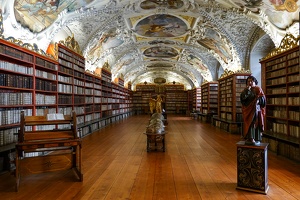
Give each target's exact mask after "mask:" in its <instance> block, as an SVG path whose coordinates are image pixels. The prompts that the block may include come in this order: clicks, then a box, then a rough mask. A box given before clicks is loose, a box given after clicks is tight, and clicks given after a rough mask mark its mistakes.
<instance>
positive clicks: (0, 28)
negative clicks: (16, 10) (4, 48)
mask: <svg viewBox="0 0 300 200" xmlns="http://www.w3.org/2000/svg"><path fill="white" fill-rule="evenodd" d="M3 32H4V28H3V17H2V10H1V9H0V38H3Z"/></svg>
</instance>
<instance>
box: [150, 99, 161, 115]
mask: <svg viewBox="0 0 300 200" xmlns="http://www.w3.org/2000/svg"><path fill="white" fill-rule="evenodd" d="M162 102H163V99H162V98H161V96H160V95H157V98H156V99H152V98H150V100H149V106H150V112H151V114H153V112H154V110H155V111H156V113H162Z"/></svg>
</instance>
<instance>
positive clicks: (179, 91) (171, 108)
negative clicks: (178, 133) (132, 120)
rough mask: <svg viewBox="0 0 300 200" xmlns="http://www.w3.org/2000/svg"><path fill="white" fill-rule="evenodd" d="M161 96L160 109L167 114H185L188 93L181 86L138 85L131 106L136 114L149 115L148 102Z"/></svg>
mask: <svg viewBox="0 0 300 200" xmlns="http://www.w3.org/2000/svg"><path fill="white" fill-rule="evenodd" d="M157 95H161V97H162V99H163V103H162V108H163V109H164V110H165V111H166V112H167V113H172V114H186V112H187V110H188V93H187V91H185V90H184V85H182V84H165V85H157V84H138V85H136V91H134V92H133V105H134V110H135V113H136V114H149V113H150V107H149V100H150V98H154V99H156V96H157Z"/></svg>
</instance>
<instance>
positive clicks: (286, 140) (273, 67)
mask: <svg viewBox="0 0 300 200" xmlns="http://www.w3.org/2000/svg"><path fill="white" fill-rule="evenodd" d="M281 52H282V53H279V54H277V55H275V56H272V57H269V58H267V59H264V60H262V61H261V62H260V63H261V67H262V79H263V84H262V88H263V90H264V91H265V95H266V99H267V105H266V111H267V113H266V116H265V122H266V124H265V129H266V130H265V133H264V137H263V140H264V141H267V142H269V143H270V149H271V150H272V151H276V152H277V153H278V154H281V155H284V156H286V157H289V158H291V159H294V160H300V151H299V140H300V78H299V77H300V76H299V73H300V71H299V68H300V67H299V46H296V47H293V48H290V49H286V50H282V51H281ZM295 147H296V148H295Z"/></svg>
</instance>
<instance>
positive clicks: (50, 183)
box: [0, 115, 300, 200]
mask: <svg viewBox="0 0 300 200" xmlns="http://www.w3.org/2000/svg"><path fill="white" fill-rule="evenodd" d="M148 119H149V116H148V115H140V116H132V117H129V118H127V119H124V120H122V121H119V122H116V123H114V124H112V125H109V126H107V127H105V128H102V129H101V130H100V131H98V132H95V133H93V134H91V135H89V136H86V137H85V138H83V149H82V151H83V175H84V178H83V182H78V181H77V179H76V177H75V175H74V173H73V171H71V170H68V171H60V172H52V173H45V174H37V175H29V176H23V177H21V181H20V187H19V192H15V190H14V183H15V179H14V177H13V176H12V175H10V174H9V173H6V174H2V175H0V199H4V200H6V199H26V200H27V199H34V200H37V199H41V200H42V199H43V200H45V199H46V200H47V199H49V200H53V199H61V200H68V199H107V200H108V199H112V200H115V199H124V200H128V199H138V200H140V199H155V200H156V199H166V200H175V199H178V200H188V199H197V200H199V199H205V200H207V199H214V200H216V199H242V200H243V199H249V200H250V199H251V200H253V199H278V200H282V199H300V164H299V163H297V162H294V161H291V160H288V159H286V158H283V157H281V156H277V155H275V154H274V153H272V152H270V151H269V155H268V161H269V177H268V180H269V186H270V189H269V191H268V193H267V195H264V194H258V193H253V192H248V191H243V190H237V189H236V182H237V167H236V143H237V142H238V141H239V140H240V136H239V135H235V134H230V133H227V132H224V131H222V130H220V129H218V128H216V127H213V126H211V125H210V124H208V123H202V122H199V121H197V120H195V119H192V118H190V117H186V116H176V115H174V116H168V122H169V124H168V126H167V127H166V130H167V135H166V152H147V150H146V135H144V134H143V132H144V131H145V130H146V125H147V124H148Z"/></svg>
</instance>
